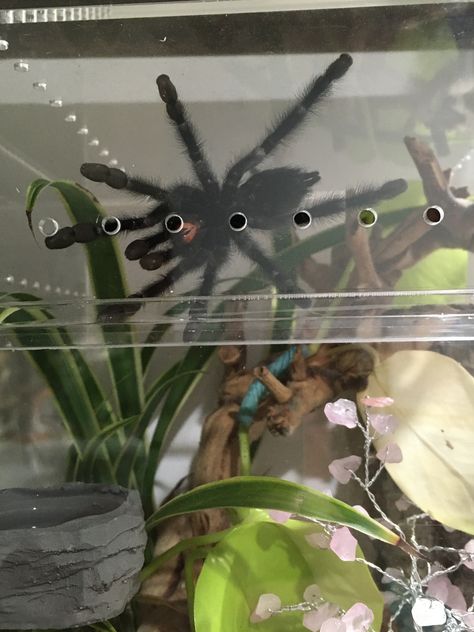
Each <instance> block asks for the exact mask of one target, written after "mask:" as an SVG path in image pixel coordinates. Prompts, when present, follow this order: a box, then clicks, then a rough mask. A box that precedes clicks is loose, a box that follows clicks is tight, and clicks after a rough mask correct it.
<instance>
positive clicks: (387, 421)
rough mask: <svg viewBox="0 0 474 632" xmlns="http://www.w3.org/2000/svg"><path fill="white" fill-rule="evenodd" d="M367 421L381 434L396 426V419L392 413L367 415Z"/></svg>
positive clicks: (391, 430)
mask: <svg viewBox="0 0 474 632" xmlns="http://www.w3.org/2000/svg"><path fill="white" fill-rule="evenodd" d="M369 423H370V425H371V426H372V428H373V429H374V430H376V431H377V432H378V433H379V434H381V435H386V434H390V433H391V432H394V431H395V430H396V428H397V426H398V419H397V418H396V417H394V416H393V415H382V414H378V415H369Z"/></svg>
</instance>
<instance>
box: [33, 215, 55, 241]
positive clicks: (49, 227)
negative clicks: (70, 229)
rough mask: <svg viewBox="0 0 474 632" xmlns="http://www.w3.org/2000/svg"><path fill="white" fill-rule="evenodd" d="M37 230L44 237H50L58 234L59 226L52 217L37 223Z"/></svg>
mask: <svg viewBox="0 0 474 632" xmlns="http://www.w3.org/2000/svg"><path fill="white" fill-rule="evenodd" d="M38 229H39V231H40V233H41V234H42V235H44V237H52V236H53V235H55V234H56V233H57V232H58V230H59V224H58V222H57V221H56V220H55V219H54V218H52V217H44V218H43V219H40V221H39V222H38Z"/></svg>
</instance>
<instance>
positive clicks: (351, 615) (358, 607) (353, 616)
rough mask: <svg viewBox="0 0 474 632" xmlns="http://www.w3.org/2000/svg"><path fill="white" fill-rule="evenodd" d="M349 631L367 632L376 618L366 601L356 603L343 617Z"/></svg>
mask: <svg viewBox="0 0 474 632" xmlns="http://www.w3.org/2000/svg"><path fill="white" fill-rule="evenodd" d="M341 620H342V621H343V622H344V623H345V625H346V631H347V632H367V630H368V629H369V628H370V626H371V625H372V622H373V620H374V613H373V612H372V610H371V609H370V608H368V607H367V606H366V605H365V603H355V604H354V605H353V606H352V608H349V610H348V611H347V612H346V614H345V615H343V616H342V617H341Z"/></svg>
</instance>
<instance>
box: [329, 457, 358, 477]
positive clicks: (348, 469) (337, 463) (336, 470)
mask: <svg viewBox="0 0 474 632" xmlns="http://www.w3.org/2000/svg"><path fill="white" fill-rule="evenodd" d="M361 463H362V459H361V458H360V456H356V455H355V454H351V456H346V457H344V458H343V459H334V461H332V462H331V463H330V464H329V466H328V470H329V472H330V473H331V474H332V475H333V476H334V478H335V479H336V481H339V483H342V484H343V485H345V484H346V483H348V482H349V481H350V480H351V478H352V472H355V471H356V470H357V468H359V467H360V464H361Z"/></svg>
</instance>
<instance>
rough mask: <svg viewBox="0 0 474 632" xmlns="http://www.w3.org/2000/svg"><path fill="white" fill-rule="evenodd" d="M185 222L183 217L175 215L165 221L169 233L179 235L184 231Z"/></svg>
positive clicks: (169, 216)
mask: <svg viewBox="0 0 474 632" xmlns="http://www.w3.org/2000/svg"><path fill="white" fill-rule="evenodd" d="M183 226H184V221H183V218H182V217H181V215H177V214H176V213H173V214H172V215H168V217H167V218H166V219H165V227H166V230H167V231H168V232H169V233H179V232H181V231H182V230H183Z"/></svg>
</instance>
